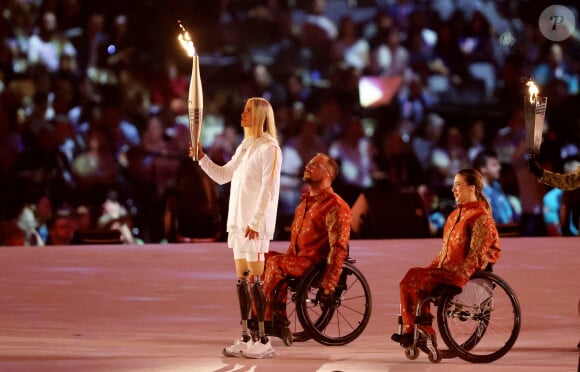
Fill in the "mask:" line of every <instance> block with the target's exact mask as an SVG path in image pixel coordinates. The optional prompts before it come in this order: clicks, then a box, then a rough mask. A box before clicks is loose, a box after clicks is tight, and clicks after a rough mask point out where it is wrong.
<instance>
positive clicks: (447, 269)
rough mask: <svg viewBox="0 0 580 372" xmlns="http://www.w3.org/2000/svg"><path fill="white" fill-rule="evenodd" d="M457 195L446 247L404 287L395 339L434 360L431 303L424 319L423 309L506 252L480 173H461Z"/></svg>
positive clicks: (409, 276)
mask: <svg viewBox="0 0 580 372" xmlns="http://www.w3.org/2000/svg"><path fill="white" fill-rule="evenodd" d="M452 191H453V196H454V198H455V202H456V203H457V207H456V209H455V210H454V211H453V212H452V213H451V214H450V215H449V217H448V218H447V221H446V223H445V227H444V230H443V247H442V248H441V250H440V251H439V254H437V256H436V257H435V259H434V260H433V261H432V262H431V264H430V265H428V266H427V267H414V268H411V269H410V270H409V271H408V272H407V274H406V275H405V277H404V278H403V280H402V281H401V283H400V294H401V319H402V325H400V331H399V333H395V334H393V335H392V337H391V339H392V340H393V341H395V342H397V343H399V344H400V345H401V346H403V347H404V348H408V347H411V346H412V345H414V344H416V345H417V347H419V348H420V349H422V350H423V351H424V352H426V353H428V354H429V355H431V353H432V352H433V351H437V350H436V348H437V344H436V339H435V330H434V329H433V327H432V320H433V316H432V315H431V310H430V302H429V301H425V302H423V305H422V308H421V309H420V314H421V316H420V317H416V314H417V313H418V312H417V306H418V304H419V303H421V300H422V299H425V298H427V297H429V296H431V295H432V294H433V291H434V290H435V288H436V287H437V286H438V285H439V284H447V285H452V286H456V287H460V288H463V287H464V286H465V284H466V283H467V282H468V281H469V278H470V277H471V276H472V275H473V273H474V272H475V271H477V270H479V269H484V268H485V267H486V266H487V265H488V264H490V263H495V262H497V260H498V258H499V256H500V249H501V248H500V241H499V235H498V232H497V229H496V226H495V223H494V220H493V218H492V215H491V207H490V205H489V202H488V201H487V199H486V197H485V195H484V194H483V178H482V175H481V174H480V173H479V172H478V171H477V170H475V169H463V170H460V171H459V172H458V173H457V174H456V175H455V179H454V183H453V188H452ZM415 327H417V331H418V332H415V330H416V329H415Z"/></svg>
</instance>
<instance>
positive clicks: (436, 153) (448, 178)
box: [431, 125, 470, 198]
mask: <svg viewBox="0 0 580 372" xmlns="http://www.w3.org/2000/svg"><path fill="white" fill-rule="evenodd" d="M469 165H470V164H469V159H468V158H467V149H466V148H465V139H464V137H463V134H462V132H461V130H460V128H459V127H458V126H455V125H453V126H447V127H445V129H444V133H443V134H442V136H441V139H440V141H439V143H438V144H437V146H436V147H435V148H434V149H433V153H432V154H431V166H432V170H431V185H432V187H433V189H434V190H435V191H436V192H437V195H439V196H440V197H442V198H451V192H450V190H451V186H453V177H454V176H455V174H456V173H457V172H459V170H461V169H464V168H467V167H469Z"/></svg>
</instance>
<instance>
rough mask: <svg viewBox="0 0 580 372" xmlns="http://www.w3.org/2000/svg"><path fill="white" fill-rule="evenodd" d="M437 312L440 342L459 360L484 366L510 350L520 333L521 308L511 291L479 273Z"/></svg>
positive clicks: (500, 280)
mask: <svg viewBox="0 0 580 372" xmlns="http://www.w3.org/2000/svg"><path fill="white" fill-rule="evenodd" d="M439 305H440V307H439V309H438V311H437V322H438V325H439V330H440V333H441V338H442V339H443V341H444V342H445V344H446V345H447V346H448V347H449V348H450V349H452V350H453V351H454V352H455V353H456V354H457V355H458V356H459V357H460V358H462V359H465V360H467V361H470V362H476V363H478V362H482V363H487V362H490V361H493V360H496V359H498V358H501V357H502V356H503V355H505V353H506V352H507V351H509V349H511V347H512V346H513V344H514V342H515V340H516V339H517V336H518V334H519V329H520V308H519V303H518V300H517V297H515V294H514V293H513V290H512V289H511V288H510V287H509V285H507V283H505V282H504V281H503V280H502V279H501V278H499V277H498V276H496V275H494V274H493V273H488V272H480V273H478V274H476V275H474V277H472V279H470V280H469V282H468V283H467V284H466V285H465V287H464V288H463V291H462V292H461V293H459V294H457V295H454V296H453V297H452V298H450V297H444V298H442V300H441V303H440V304H439Z"/></svg>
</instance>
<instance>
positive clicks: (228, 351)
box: [222, 339, 253, 358]
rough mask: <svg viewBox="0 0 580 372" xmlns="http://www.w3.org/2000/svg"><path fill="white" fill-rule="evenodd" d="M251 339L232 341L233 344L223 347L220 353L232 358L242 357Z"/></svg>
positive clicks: (249, 346) (250, 344)
mask: <svg viewBox="0 0 580 372" xmlns="http://www.w3.org/2000/svg"><path fill="white" fill-rule="evenodd" d="M252 343H253V342H252V340H251V339H250V341H248V342H244V340H242V339H239V340H236V341H234V343H233V345H231V346H228V347H224V349H223V350H222V353H223V354H224V356H227V357H233V358H243V357H244V355H245V353H246V351H247V350H249V349H250V348H251V347H252Z"/></svg>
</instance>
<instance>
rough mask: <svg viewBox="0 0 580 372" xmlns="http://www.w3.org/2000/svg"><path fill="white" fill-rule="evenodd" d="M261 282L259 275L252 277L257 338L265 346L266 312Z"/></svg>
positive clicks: (266, 340) (266, 339)
mask: <svg viewBox="0 0 580 372" xmlns="http://www.w3.org/2000/svg"><path fill="white" fill-rule="evenodd" d="M262 286H263V282H262V281H261V280H260V276H259V275H255V276H254V283H253V284H252V297H253V298H254V304H255V306H256V318H258V337H259V338H260V342H261V343H263V344H265V343H267V342H268V337H267V336H266V331H265V327H264V313H265V312H266V295H265V294H264V291H263V290H262Z"/></svg>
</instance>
